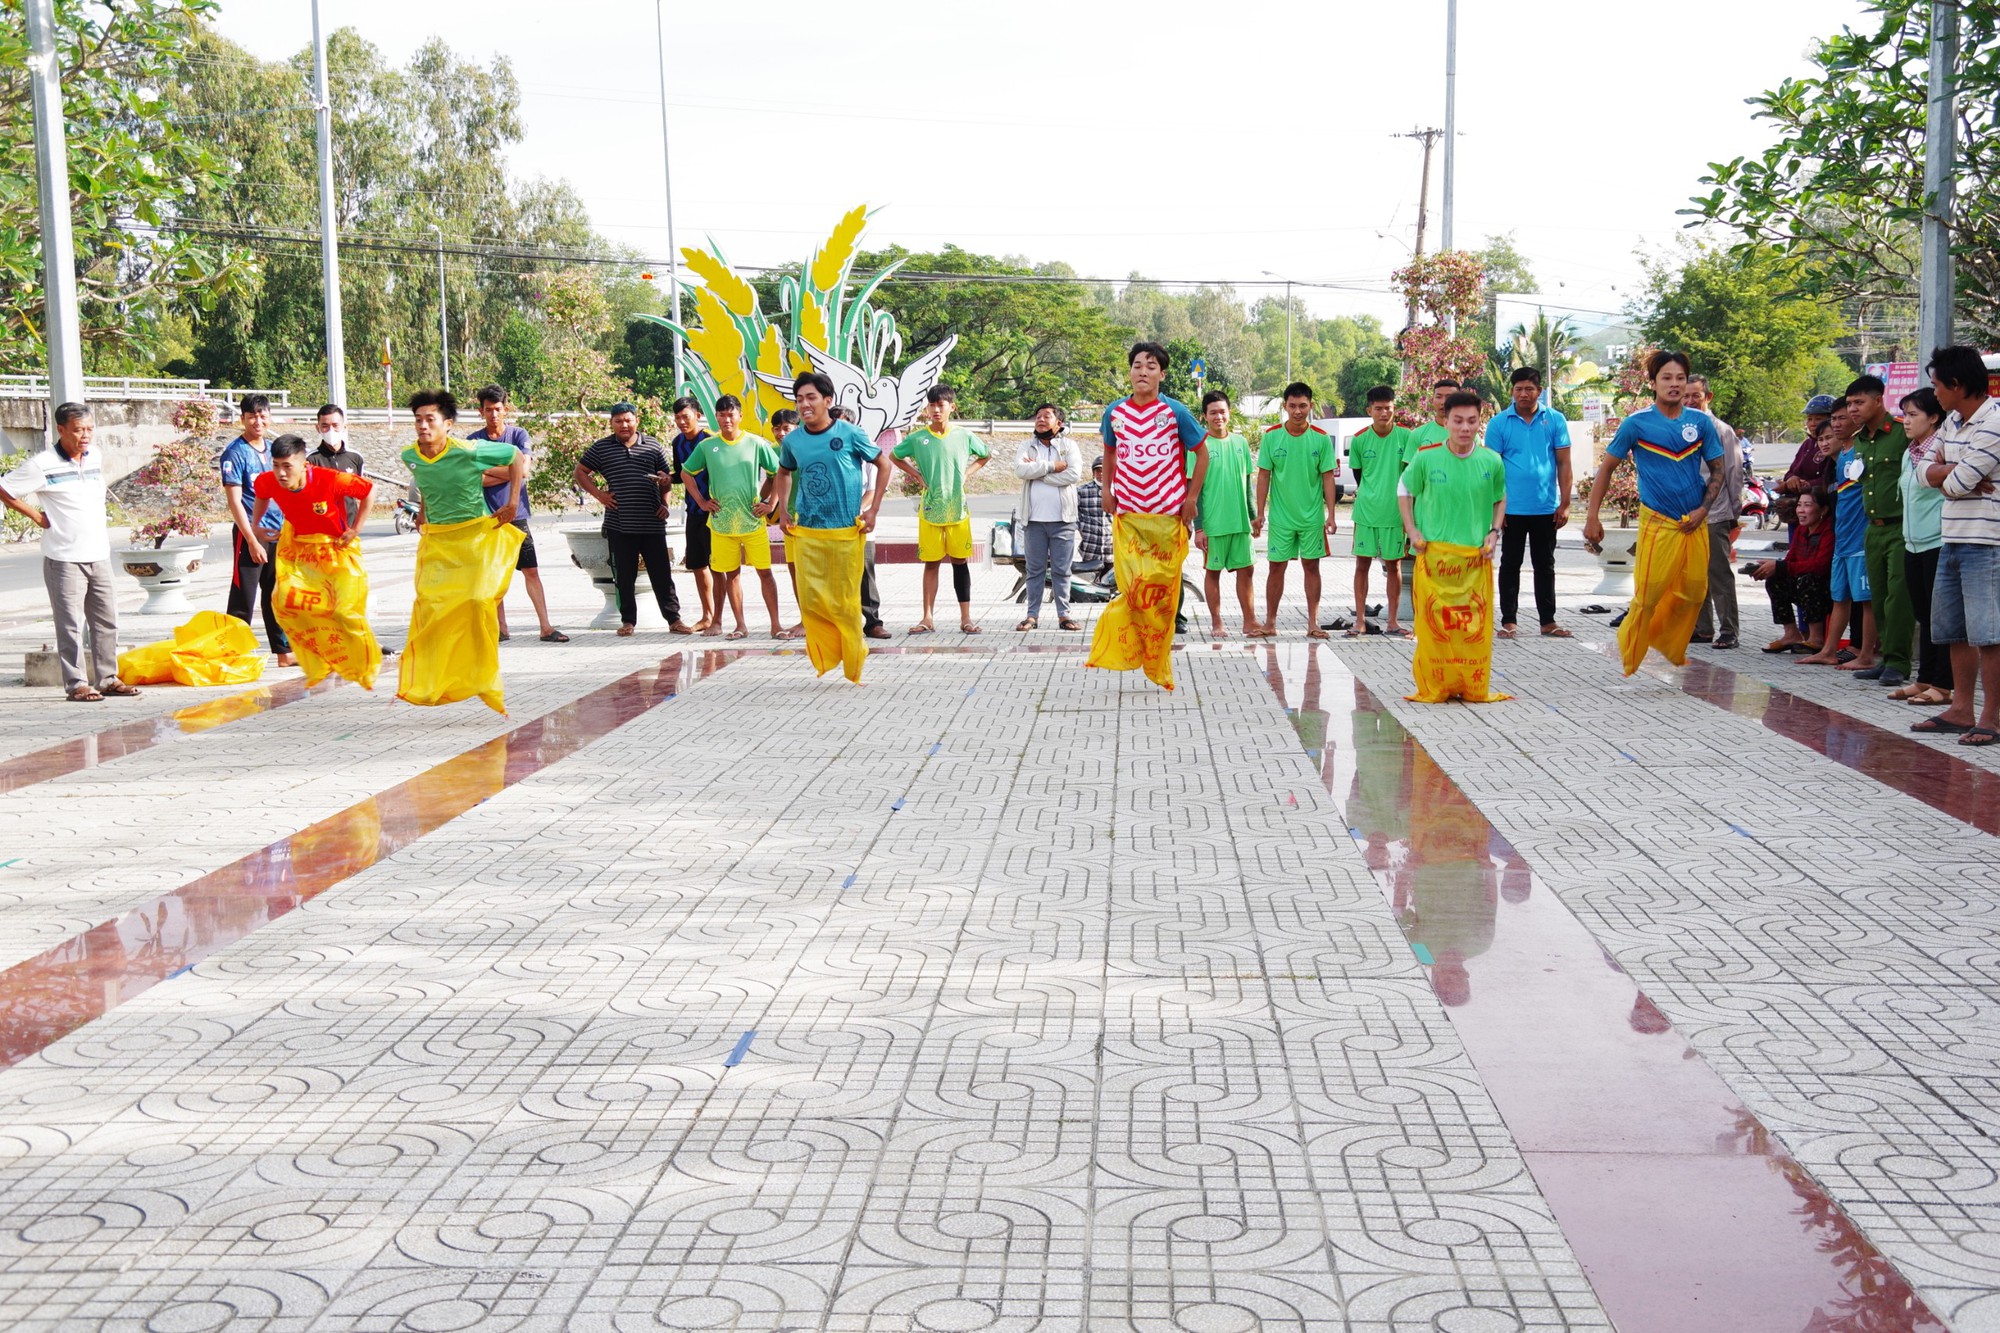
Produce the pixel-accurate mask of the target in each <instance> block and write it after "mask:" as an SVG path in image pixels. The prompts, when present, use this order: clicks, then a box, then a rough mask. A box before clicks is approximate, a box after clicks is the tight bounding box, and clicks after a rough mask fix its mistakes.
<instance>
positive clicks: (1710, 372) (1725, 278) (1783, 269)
mask: <svg viewBox="0 0 2000 1333" xmlns="http://www.w3.org/2000/svg"><path fill="white" fill-rule="evenodd" d="M1647 270H1648V276H1649V285H1648V290H1647V293H1646V297H1645V303H1644V304H1645V309H1644V313H1643V317H1642V318H1641V319H1640V328H1641V330H1642V331H1643V333H1644V334H1645V337H1646V339H1647V341H1648V342H1651V343H1654V344H1657V345H1658V346H1661V347H1670V348H1673V349H1674V350H1676V351H1681V352H1686V353H1687V354H1688V356H1689V357H1690V358H1691V359H1692V360H1693V362H1694V368H1695V371H1696V373H1698V374H1705V375H1707V376H1708V377H1709V387H1710V388H1712V389H1713V390H1714V391H1715V395H1716V404H1715V406H1716V411H1717V413H1718V414H1719V415H1720V416H1722V417H1723V418H1724V419H1725V420H1727V421H1730V422H1732V423H1733V424H1735V425H1736V426H1737V427H1738V428H1739V429H1744V430H1751V431H1767V430H1771V429H1775V428H1778V427H1783V426H1789V425H1792V424H1793V423H1795V422H1796V421H1797V419H1798V415H1799V408H1800V407H1801V405H1802V404H1803V403H1804V402H1805V400H1806V398H1807V397H1809V396H1810V395H1811V392H1812V389H1813V386H1814V384H1815V383H1816V382H1817V380H1818V376H1819V374H1820V371H1821V368H1822V366H1823V365H1824V363H1825V358H1826V355H1827V352H1828V349H1829V348H1830V347H1831V346H1832V344H1833V342H1834V341H1835V340H1836V339H1837V338H1839V337H1840V335H1841V332H1842V328H1841V322H1840V317H1839V315H1838V314H1837V313H1835V311H1834V310H1832V309H1830V308H1829V307H1828V306H1827V305H1825V304H1824V303H1823V302H1822V301H1820V300H1819V299H1818V298H1816V297H1813V296H1811V295H1807V294H1805V293H1806V290H1807V288H1808V286H1809V283H1808V281H1807V279H1808V276H1809V274H1808V273H1807V272H1806V271H1805V266H1804V265H1802V264H1801V263H1799V262H1798V261H1796V260H1794V259H1791V258H1788V257H1787V256H1786V255H1785V254H1784V253H1782V252H1781V251H1779V250H1777V249H1774V248H1771V247H1736V248H1734V249H1728V250H1724V249H1721V248H1718V247H1714V246H1702V245H1687V246H1684V247H1683V249H1682V251H1681V252H1680V253H1679V254H1678V255H1674V256H1668V257H1662V258H1659V259H1655V260H1653V261H1651V262H1650V263H1649V264H1648V265H1647Z"/></svg>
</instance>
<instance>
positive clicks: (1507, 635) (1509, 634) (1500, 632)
mask: <svg viewBox="0 0 2000 1333" xmlns="http://www.w3.org/2000/svg"><path fill="white" fill-rule="evenodd" d="M1517 633H1519V631H1517V630H1511V629H1506V628H1501V629H1496V630H1494V631H1493V637H1494V638H1496V639H1511V638H1513V637H1515V635H1516V634H1517Z"/></svg>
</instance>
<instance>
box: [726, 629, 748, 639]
mask: <svg viewBox="0 0 2000 1333" xmlns="http://www.w3.org/2000/svg"><path fill="white" fill-rule="evenodd" d="M722 637H723V638H725V639H730V640H735V639H747V638H749V637H750V631H749V630H747V629H733V630H731V631H729V633H727V634H725V635H723V636H722Z"/></svg>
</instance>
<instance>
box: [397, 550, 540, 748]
mask: <svg viewBox="0 0 2000 1333" xmlns="http://www.w3.org/2000/svg"><path fill="white" fill-rule="evenodd" d="M526 539H527V534H526V533H525V532H522V531H521V529H519V528H517V527H515V526H514V525H513V524H512V523H496V522H494V520H493V518H492V516H490V515H488V516H487V517H484V518H469V519H466V520H465V521H464V522H463V523H426V524H425V525H424V530H423V535H422V536H421V537H419V538H418V539H417V600H416V605H415V606H414V607H412V608H411V610H410V638H409V642H408V643H406V644H405V645H404V646H403V654H402V657H401V659H400V661H401V665H400V667H399V668H398V672H397V682H396V697H397V698H398V699H401V700H403V701H404V702H405V703H412V704H417V705H419V706H422V707H429V706H430V705H432V704H450V703H457V702H458V701H459V700H461V699H473V698H477V699H479V700H481V701H482V702H484V703H485V704H486V706H487V707H488V708H491V709H492V710H493V711H494V712H496V713H505V712H506V711H507V705H506V701H505V699H504V698H503V697H502V696H501V692H500V622H499V620H498V619H497V617H496V614H495V611H494V603H496V602H498V601H499V600H500V598H501V597H502V596H504V595H505V594H506V591H507V585H508V583H510V582H512V581H513V578H514V561H515V559H516V558H517V557H518V556H519V554H520V551H521V543H522V542H523V541H525V540H526Z"/></svg>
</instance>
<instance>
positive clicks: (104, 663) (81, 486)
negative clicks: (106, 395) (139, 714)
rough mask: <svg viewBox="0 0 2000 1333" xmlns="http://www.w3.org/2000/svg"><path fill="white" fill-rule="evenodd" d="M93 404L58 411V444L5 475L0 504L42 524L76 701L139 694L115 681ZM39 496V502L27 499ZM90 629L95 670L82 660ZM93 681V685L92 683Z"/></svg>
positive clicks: (47, 571) (113, 614) (112, 594)
mask: <svg viewBox="0 0 2000 1333" xmlns="http://www.w3.org/2000/svg"><path fill="white" fill-rule="evenodd" d="M91 432H92V424H91V420H90V409H89V408H88V407H85V406H84V405H83V404H82V403H64V404H63V405H62V406H60V407H58V408H57V409H56V444H55V448H53V449H44V450H42V451H41V452H40V453H38V454H34V455H31V456H30V457H28V458H26V459H24V460H23V461H22V462H21V464H20V465H19V466H18V467H16V468H15V469H14V470H13V471H12V472H9V473H8V474H7V475H6V477H5V478H4V479H0V504H5V505H6V506H7V507H8V508H9V509H11V510H13V511H14V512H15V513H17V514H19V515H21V516H22V517H23V518H25V519H27V520H28V521H29V522H30V523H33V524H34V525H35V526H36V527H38V528H40V529H41V530H42V582H43V583H44V584H46V585H47V586H48V590H49V606H50V608H51V609H52V610H53V611H54V612H55V618H56V655H57V656H58V657H60V658H61V659H62V675H63V689H64V691H65V692H67V694H68V695H69V697H70V699H71V700H73V701H74V702H76V703H85V704H94V703H100V702H102V701H103V699H104V696H105V695H107V694H115V695H119V696H122V697H125V698H130V697H131V696H133V695H136V694H137V693H139V691H137V690H135V689H133V688H132V687H131V686H130V685H127V684H125V683H124V682H123V681H121V680H119V679H118V592H117V589H116V588H114V587H113V586H112V583H111V537H110V534H109V533H108V532H106V531H105V525H104V465H103V462H102V460H101V459H99V457H98V455H97V451H96V450H95V449H92V448H91V447H90V437H91ZM36 496H40V497H41V501H42V504H41V508H39V509H37V508H36V507H35V506H34V505H31V504H29V503H28V501H29V500H30V499H33V498H34V497H36ZM85 625H88V626H89V627H90V670H89V672H88V673H87V674H86V672H85V671H84V662H83V631H84V626H85ZM93 681H95V683H94V684H93Z"/></svg>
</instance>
